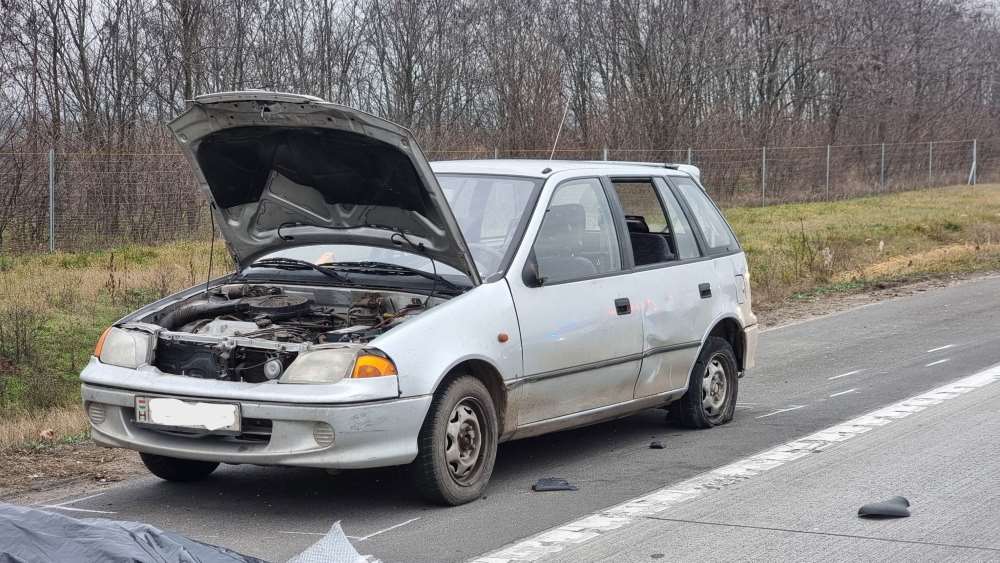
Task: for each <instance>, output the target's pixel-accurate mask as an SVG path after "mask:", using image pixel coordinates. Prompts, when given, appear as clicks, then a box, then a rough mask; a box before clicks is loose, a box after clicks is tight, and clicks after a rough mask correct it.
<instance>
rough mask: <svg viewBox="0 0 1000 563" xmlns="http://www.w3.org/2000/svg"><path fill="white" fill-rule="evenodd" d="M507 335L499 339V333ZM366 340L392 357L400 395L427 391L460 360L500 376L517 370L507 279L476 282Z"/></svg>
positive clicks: (518, 356) (514, 326) (515, 331)
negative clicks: (479, 364)
mask: <svg viewBox="0 0 1000 563" xmlns="http://www.w3.org/2000/svg"><path fill="white" fill-rule="evenodd" d="M501 333H502V334H506V335H507V339H506V341H505V342H501V341H500V340H501V338H500V334H501ZM370 346H372V347H374V348H378V349H379V350H382V351H383V352H385V353H386V354H388V355H389V357H390V358H392V361H393V362H394V363H395V364H396V371H397V372H398V373H399V390H400V394H401V396H403V397H412V396H417V395H426V394H430V393H433V392H434V390H435V389H436V388H437V386H438V384H439V383H440V381H441V379H442V378H443V377H444V376H445V375H447V374H448V372H449V371H450V370H451V369H452V368H453V367H455V366H456V365H458V364H459V363H461V362H463V361H467V360H470V359H475V360H481V361H484V362H487V363H489V364H490V365H492V366H494V367H495V368H496V369H497V371H499V372H500V374H501V377H503V379H504V380H505V381H509V380H511V379H514V378H517V377H520V376H521V370H522V363H521V333H520V329H519V326H518V322H517V315H516V314H515V312H514V301H513V299H512V298H511V295H510V289H509V288H508V287H507V282H506V281H504V280H499V281H496V282H492V283H486V284H482V285H480V286H477V287H476V288H474V289H471V290H469V291H467V292H465V293H463V294H462V295H460V296H458V297H455V298H453V299H451V300H449V301H447V302H445V303H443V304H441V305H438V306H436V307H434V308H432V309H430V310H428V311H427V312H425V313H422V314H420V315H418V316H416V317H415V318H413V319H411V320H408V321H406V322H405V323H403V324H402V325H400V326H398V327H396V328H394V329H392V330H391V331H389V332H387V333H385V334H383V335H382V336H379V337H378V338H376V339H375V340H373V341H372V342H371V343H370Z"/></svg>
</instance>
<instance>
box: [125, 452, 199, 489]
mask: <svg viewBox="0 0 1000 563" xmlns="http://www.w3.org/2000/svg"><path fill="white" fill-rule="evenodd" d="M139 457H141V458H142V463H143V464H144V465H145V466H146V469H149V471H150V473H152V474H153V475H156V476H157V477H159V478H160V479H164V480H166V481H176V482H180V483H187V482H191V481H200V480H202V479H204V478H205V477H208V476H209V475H211V474H212V472H213V471H215V468H216V467H218V466H219V464H218V463H217V462H214V461H197V460H193V459H178V458H176V457H167V456H163V455H156V454H147V453H140V454H139Z"/></svg>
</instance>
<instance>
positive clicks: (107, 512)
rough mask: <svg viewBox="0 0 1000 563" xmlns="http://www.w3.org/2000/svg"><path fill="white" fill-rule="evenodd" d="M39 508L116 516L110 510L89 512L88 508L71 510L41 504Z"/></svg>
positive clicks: (67, 507) (64, 507)
mask: <svg viewBox="0 0 1000 563" xmlns="http://www.w3.org/2000/svg"><path fill="white" fill-rule="evenodd" d="M39 508H54V509H56V510H68V511H70V512H89V513H91V514H117V512H112V511H110V510H91V509H89V508H73V507H72V506H59V505H58V504H41V505H39Z"/></svg>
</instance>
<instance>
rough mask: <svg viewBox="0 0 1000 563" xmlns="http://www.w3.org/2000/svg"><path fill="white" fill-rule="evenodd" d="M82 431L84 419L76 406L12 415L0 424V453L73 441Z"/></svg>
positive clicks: (84, 427) (85, 419)
mask: <svg viewBox="0 0 1000 563" xmlns="http://www.w3.org/2000/svg"><path fill="white" fill-rule="evenodd" d="M86 431H87V417H86V415H85V414H84V412H83V407H82V406H80V405H69V406H65V407H56V408H51V409H46V410H43V411H38V412H29V413H24V414H20V415H14V416H11V417H9V418H6V419H5V420H4V421H3V424H0V453H2V452H6V451H9V450H13V449H19V448H24V447H25V446H29V445H32V444H37V445H51V444H58V443H65V442H68V441H74V440H76V439H78V438H81V437H83V436H84V433H85V432H86Z"/></svg>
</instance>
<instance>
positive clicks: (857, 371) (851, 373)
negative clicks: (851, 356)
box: [827, 368, 865, 381]
mask: <svg viewBox="0 0 1000 563" xmlns="http://www.w3.org/2000/svg"><path fill="white" fill-rule="evenodd" d="M863 371H865V369H864V368H861V369H856V370H854V371H849V372H847V373H842V374H840V375H835V376H833V377H828V378H827V379H829V380H830V381H833V380H834V379H840V378H841V377H847V376H848V375H854V374H856V373H861V372H863Z"/></svg>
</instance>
